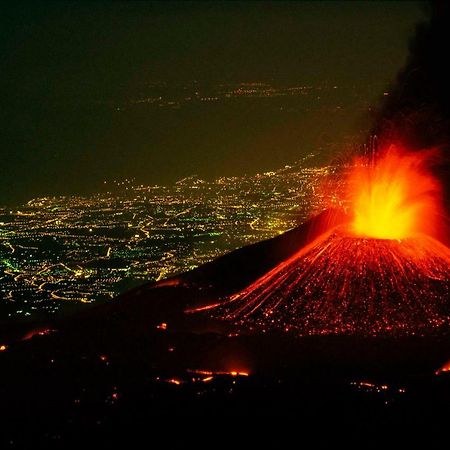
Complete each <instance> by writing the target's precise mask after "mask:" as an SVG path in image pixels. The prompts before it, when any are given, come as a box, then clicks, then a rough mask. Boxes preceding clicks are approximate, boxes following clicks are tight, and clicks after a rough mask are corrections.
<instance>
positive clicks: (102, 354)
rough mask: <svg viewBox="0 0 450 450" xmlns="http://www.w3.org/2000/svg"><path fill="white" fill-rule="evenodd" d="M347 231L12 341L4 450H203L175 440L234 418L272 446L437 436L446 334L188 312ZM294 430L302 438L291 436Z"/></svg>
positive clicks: (221, 267)
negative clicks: (179, 449) (289, 329)
mask: <svg viewBox="0 0 450 450" xmlns="http://www.w3.org/2000/svg"><path fill="white" fill-rule="evenodd" d="M344 220H345V218H342V217H341V218H338V217H337V216H336V215H335V214H334V213H331V212H327V213H324V214H322V215H321V216H319V217H317V218H314V219H312V220H311V221H309V222H307V223H305V224H303V225H301V226H299V227H298V228H296V229H294V230H291V231H289V232H287V233H285V234H283V235H280V236H278V237H276V238H273V239H270V240H268V241H264V242H261V243H258V244H254V245H251V246H249V247H244V248H242V249H239V250H237V251H235V252H232V253H230V254H228V255H225V256H224V257H222V258H219V259H218V260H216V261H213V262H211V263H209V264H206V265H204V266H202V267H199V268H198V269H195V270H193V271H191V272H188V273H186V274H182V275H180V276H178V277H174V278H171V279H169V280H165V281H162V282H159V283H151V284H148V285H144V286H141V287H139V288H136V289H133V290H131V291H129V292H128V293H126V294H124V295H122V296H120V297H118V298H117V299H115V300H113V301H111V302H109V303H106V304H104V305H100V306H98V307H94V308H92V309H89V310H85V311H83V312H81V313H78V314H75V315H74V316H72V317H69V318H66V319H63V320H60V321H56V322H54V323H51V324H45V325H43V324H41V325H40V326H39V327H34V329H32V330H29V332H27V333H23V330H22V335H21V338H20V339H18V336H19V334H17V333H16V336H15V339H11V340H9V341H4V344H3V345H5V346H6V348H4V349H3V350H2V351H1V352H0V373H1V374H2V383H1V384H0V398H1V400H2V401H1V403H0V417H1V419H2V424H3V426H4V433H3V435H4V436H3V443H4V444H5V445H6V447H5V448H8V446H10V447H11V446H12V447H13V448H14V446H19V447H22V446H24V445H26V446H31V445H33V446H36V445H45V446H49V445H52V444H55V442H56V443H57V444H58V445H59V444H61V445H66V446H67V445H68V444H69V443H73V442H74V441H76V439H81V441H84V442H85V441H86V440H87V439H89V440H90V441H92V442H100V443H102V444H105V443H106V442H109V443H110V442H118V440H120V439H125V440H128V439H129V438H130V433H132V434H133V435H135V434H136V433H138V434H140V435H141V436H144V438H145V439H147V440H148V439H153V438H154V437H155V436H158V438H164V439H165V440H166V443H167V445H168V446H169V448H173V447H175V446H176V445H180V444H183V445H185V444H186V442H187V441H189V442H190V443H193V442H194V436H190V437H188V434H182V435H179V434H177V433H174V432H173V428H174V427H176V428H177V429H179V428H178V427H180V426H182V425H183V424H184V425H186V424H187V423H188V418H189V417H191V418H192V417H197V418H198V419H197V421H198V420H201V423H202V424H203V425H204V426H206V427H207V428H208V427H209V426H214V423H217V422H216V421H217V420H220V421H221V422H222V423H225V422H226V423H228V422H227V421H228V420H229V418H230V417H248V416H251V417H256V418H258V420H260V422H261V421H263V422H264V421H265V420H268V418H269V417H273V418H274V419H273V420H271V422H270V424H269V423H267V426H269V425H271V427H269V428H268V430H269V431H268V432H267V434H266V438H265V439H263V440H261V436H260V435H259V434H257V435H256V436H252V437H251V438H250V436H249V435H248V434H247V435H245V433H244V436H245V438H247V439H250V441H249V442H251V443H253V444H255V442H260V443H261V445H263V444H267V443H268V442H270V443H273V442H278V443H279V442H280V439H281V442H290V441H291V440H292V439H293V435H294V434H296V435H298V431H299V430H300V431H301V433H303V435H305V436H306V435H307V434H308V433H309V432H310V431H311V426H313V424H314V423H316V424H317V423H319V422H320V423H321V424H324V425H327V424H328V425H331V424H334V425H339V427H340V426H342V427H345V426H347V427H348V426H349V424H351V428H352V430H353V436H354V439H355V440H356V441H355V442H360V439H363V438H364V439H367V436H369V435H370V430H371V429H372V427H367V423H371V424H373V427H376V428H377V429H380V427H384V428H381V429H382V431H380V432H379V433H380V434H379V436H380V437H381V436H384V437H386V436H387V433H388V432H389V431H388V430H391V429H395V428H402V427H403V428H404V427H413V428H414V427H415V426H417V424H419V423H420V424H421V426H422V427H423V429H429V427H431V426H433V427H434V429H435V430H437V431H439V430H440V429H441V427H442V426H443V422H445V420H444V418H446V417H447V416H448V413H449V412H450V411H449V407H448V402H447V399H448V398H449V394H450V379H449V377H448V375H447V373H446V372H440V373H439V375H436V371H437V370H438V369H439V368H440V367H442V366H443V365H444V364H445V363H446V361H447V360H448V359H449V358H450V340H449V339H448V337H447V336H445V335H438V336H423V337H420V336H409V337H403V338H396V337H379V338H373V337H362V336H344V335H334V336H333V335H328V336H327V335H325V336H307V337H299V336H298V335H296V334H291V333H280V332H277V331H276V330H274V331H269V332H259V331H258V330H256V332H251V330H247V331H242V332H236V330H235V329H233V327H232V326H231V324H228V323H226V322H224V321H223V320H217V319H214V318H211V317H209V316H206V315H202V314H198V315H197V314H186V313H185V311H186V309H189V308H193V307H194V308H198V307H202V306H204V305H208V304H210V303H211V302H212V301H215V300H217V298H218V296H224V295H225V296H226V295H230V294H233V293H235V292H237V291H239V290H240V289H242V287H243V286H246V285H247V284H248V283H251V282H253V281H255V280H256V279H257V278H258V277H260V276H261V275H262V274H264V273H266V272H267V271H268V270H270V269H272V268H273V267H275V266H276V265H277V264H279V263H280V262H282V261H283V260H285V259H286V258H289V257H291V256H292V255H293V254H295V252H297V251H298V250H299V249H300V248H302V247H303V246H304V245H306V244H307V243H309V242H310V241H311V240H313V239H314V238H315V237H317V235H318V234H320V233H321V230H322V227H324V226H325V224H326V223H329V222H332V223H337V222H339V221H344ZM424 409H426V410H427V411H429V416H428V417H427V418H426V420H424V419H423V415H422V411H423V410H424ZM280 416H282V417H284V419H283V420H282V421H277V420H276V419H275V418H276V417H280ZM224 418H227V419H226V420H225V422H223V420H224ZM290 418H291V419H293V418H295V423H296V425H295V426H294V427H287V428H284V427H282V426H281V425H280V424H286V423H289V420H290ZM209 424H212V425H209ZM198 425H199V422H197V424H196V425H194V426H197V427H198ZM280 427H281V428H280ZM167 428H170V429H169V430H168V429H167ZM24 430H26V432H24ZM131 430H132V431H131ZM281 430H284V431H283V432H282V434H281V435H280V434H279V433H280V432H281ZM293 430H295V433H294V431H293ZM247 431H248V430H247ZM222 432H223V430H222ZM150 436H151V437H150ZM232 436H234V437H235V438H237V435H236V433H234V431H233V430H230V431H227V433H226V437H225V438H224V439H227V438H231V437H232ZM436 436H437V435H436ZM315 439H316V442H318V443H320V444H321V445H330V444H331V443H333V444H334V443H335V441H336V438H335V436H334V435H333V436H331V435H330V436H326V437H325V436H321V437H318V436H317V435H316V437H315ZM262 441H263V442H262ZM11 442H12V443H13V444H14V445H12V444H11ZM371 442H374V441H373V440H372V441H371ZM263 446H264V445H263Z"/></svg>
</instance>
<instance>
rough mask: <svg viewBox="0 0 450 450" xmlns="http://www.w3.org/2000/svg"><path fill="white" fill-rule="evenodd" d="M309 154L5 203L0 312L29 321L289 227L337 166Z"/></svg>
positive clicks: (316, 205)
mask: <svg viewBox="0 0 450 450" xmlns="http://www.w3.org/2000/svg"><path fill="white" fill-rule="evenodd" d="M315 158H316V157H315V155H312V154H310V155H308V156H307V157H305V158H303V159H302V160H300V161H299V162H297V163H295V164H293V165H289V166H285V167H283V168H281V169H279V170H276V171H273V172H266V173H261V174H256V175H253V176H248V177H230V178H219V179H216V180H213V181H205V180H202V179H200V178H198V177H197V176H191V177H188V178H184V179H182V180H179V181H177V182H176V183H175V184H174V185H173V186H143V185H136V184H135V183H134V182H133V180H126V181H121V182H117V181H116V182H114V183H110V184H108V183H106V182H105V188H106V191H107V192H104V193H101V194H100V193H99V194H96V195H92V196H88V197H80V196H70V197H44V198H35V199H33V200H30V201H29V202H28V203H26V204H24V205H22V206H20V207H18V208H17V209H10V208H8V209H6V208H3V209H2V210H1V213H0V214H1V216H0V217H1V218H0V243H1V246H0V252H1V253H0V255H1V266H0V270H1V272H0V273H1V277H2V278H1V279H2V283H1V292H2V297H3V301H2V309H3V310H6V312H7V316H8V317H10V318H15V319H18V318H26V317H33V318H34V317H41V316H42V315H44V316H45V315H46V314H53V313H56V312H58V311H60V310H64V308H66V309H68V308H73V307H75V306H76V305H80V304H82V303H91V302H94V301H102V300H103V301H104V300H109V299H111V298H113V297H115V296H116V295H117V294H119V293H121V292H123V291H126V290H128V289H130V288H131V287H133V286H136V285H139V284H142V283H144V282H146V281H159V280H161V279H164V278H167V277H170V276H172V275H175V274H178V273H182V272H185V271H188V270H191V269H193V268H195V267H197V266H199V265H201V264H204V263H205V262H208V261H211V260H213V259H215V258H217V257H218V256H220V255H223V254H224V253H227V252H229V251H231V250H233V249H236V248H238V247H242V246H244V245H247V244H250V243H252V242H257V241H261V240H263V239H267V238H270V237H273V236H275V235H277V234H280V233H282V232H284V231H286V230H288V229H290V228H293V227H295V226H296V225H297V224H298V223H299V222H302V221H304V220H305V219H306V218H307V217H308V216H309V215H310V214H311V213H312V212H314V211H319V210H320V209H322V206H323V202H324V201H325V198H324V197H323V196H321V195H320V194H319V192H320V189H318V188H319V187H320V183H321V182H322V181H323V179H324V177H325V175H328V174H330V173H333V172H334V171H336V168H334V167H332V166H325V167H317V166H315V164H314V162H315ZM316 191H317V192H316ZM314 192H316V194H318V195H312V194H313V193H314ZM328 200H330V199H327V201H328ZM68 302H70V303H68Z"/></svg>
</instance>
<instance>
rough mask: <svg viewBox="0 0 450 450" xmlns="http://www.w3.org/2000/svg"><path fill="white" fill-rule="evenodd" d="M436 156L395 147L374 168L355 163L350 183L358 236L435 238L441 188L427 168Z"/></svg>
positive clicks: (361, 162)
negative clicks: (429, 236)
mask: <svg viewBox="0 0 450 450" xmlns="http://www.w3.org/2000/svg"><path fill="white" fill-rule="evenodd" d="M432 155H433V152H430V151H423V152H417V153H407V152H405V151H402V150H401V149H400V148H399V147H397V146H394V145H392V146H391V147H389V148H388V149H387V150H386V151H385V152H384V153H383V154H382V156H381V157H380V158H379V159H378V160H377V161H376V163H375V164H373V165H368V164H367V163H365V162H364V160H362V159H358V160H356V162H355V165H354V168H353V170H352V171H351V173H350V176H349V180H348V181H349V182H348V187H349V200H350V204H351V209H352V212H353V223H352V231H353V233H354V234H355V235H357V236H363V237H370V238H376V239H406V238H409V237H412V236H414V235H415V234H417V233H424V234H428V235H432V236H433V235H435V234H436V229H437V225H438V224H437V222H438V220H439V216H440V209H441V208H440V194H441V187H440V184H439V182H438V181H437V180H436V179H435V178H434V177H433V176H432V174H431V173H430V170H429V167H428V166H429V162H430V159H431V157H432Z"/></svg>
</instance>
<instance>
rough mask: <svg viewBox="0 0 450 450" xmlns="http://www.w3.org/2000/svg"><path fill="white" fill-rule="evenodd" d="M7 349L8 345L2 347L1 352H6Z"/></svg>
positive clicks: (0, 346) (0, 347)
mask: <svg viewBox="0 0 450 450" xmlns="http://www.w3.org/2000/svg"><path fill="white" fill-rule="evenodd" d="M7 348H8V347H7V346H6V345H0V352H4V351H5V350H6V349H7Z"/></svg>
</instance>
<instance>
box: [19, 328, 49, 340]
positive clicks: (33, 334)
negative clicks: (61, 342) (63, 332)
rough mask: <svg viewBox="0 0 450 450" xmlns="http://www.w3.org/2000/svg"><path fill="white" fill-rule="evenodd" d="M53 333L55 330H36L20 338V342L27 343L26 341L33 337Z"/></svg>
mask: <svg viewBox="0 0 450 450" xmlns="http://www.w3.org/2000/svg"><path fill="white" fill-rule="evenodd" d="M54 331H56V330H52V329H51V328H38V329H36V330H31V331H29V332H28V333H27V334H26V335H25V336H24V337H23V338H22V341H27V340H28V339H32V338H33V337H35V336H45V335H47V334H50V333H53V332H54Z"/></svg>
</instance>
